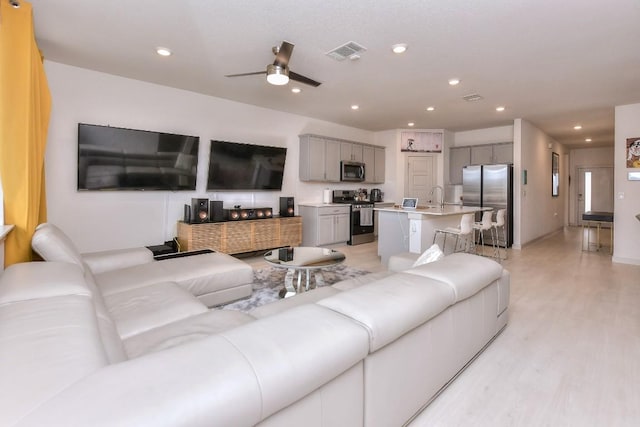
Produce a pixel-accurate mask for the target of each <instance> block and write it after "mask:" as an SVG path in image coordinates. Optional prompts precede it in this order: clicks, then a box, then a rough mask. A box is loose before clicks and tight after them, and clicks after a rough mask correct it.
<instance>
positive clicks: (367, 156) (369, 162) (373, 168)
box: [362, 145, 385, 184]
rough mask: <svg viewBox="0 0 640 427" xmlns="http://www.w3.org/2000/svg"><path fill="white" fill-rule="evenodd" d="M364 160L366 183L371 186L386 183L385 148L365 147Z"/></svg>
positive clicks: (363, 151) (363, 150)
mask: <svg viewBox="0 0 640 427" xmlns="http://www.w3.org/2000/svg"><path fill="white" fill-rule="evenodd" d="M362 156H363V159H364V167H365V170H364V177H365V178H364V182H367V183H370V184H382V183H384V172H385V170H384V167H385V166H384V162H385V158H384V148H383V147H372V146H368V145H364V146H363V147H362Z"/></svg>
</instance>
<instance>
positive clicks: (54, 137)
mask: <svg viewBox="0 0 640 427" xmlns="http://www.w3.org/2000/svg"><path fill="white" fill-rule="evenodd" d="M45 68H46V73H47V79H48V81H49V86H50V90H51V94H52V98H53V106H52V114H51V122H50V128H49V137H48V142H47V151H46V158H45V161H46V180H47V205H48V220H49V221H50V222H52V223H55V224H57V225H59V226H60V227H61V228H62V229H63V230H64V231H65V232H66V233H68V234H69V236H70V237H71V239H72V240H73V241H74V242H75V243H76V245H77V246H78V249H79V250H80V251H82V252H86V251H95V250H103V249H112V248H121V247H130V246H140V245H155V244H161V243H162V242H164V241H165V240H169V239H171V238H173V236H175V234H176V222H177V221H178V220H179V219H181V218H182V215H183V205H184V204H185V203H190V200H191V198H192V197H206V198H208V199H210V200H223V201H224V202H225V207H229V206H232V205H235V204H241V205H243V206H255V207H261V206H263V207H273V208H274V211H275V212H277V211H278V198H279V197H280V196H294V197H295V198H296V204H297V203H299V202H300V201H318V202H319V201H321V200H322V189H324V188H326V187H329V188H332V189H333V188H336V187H337V188H340V189H343V188H344V189H350V188H357V187H359V186H358V185H355V184H345V185H343V184H329V185H326V184H322V183H302V182H300V180H299V179H298V158H299V140H298V135H300V134H304V133H315V134H320V135H327V136H332V137H336V138H344V139H349V140H353V141H359V142H363V143H374V134H373V133H372V132H368V131H364V130H361V129H356V128H350V127H346V126H341V125H337V124H334V123H329V122H325V121H321V120H316V119H312V118H309V117H303V116H298V115H294V114H288V113H283V112H278V111H274V110H269V109H265V108H260V107H255V106H251V105H247V104H241V103H237V102H232V101H228V100H225V99H220V98H214V97H210V96H205V95H200V94H197V93H193V92H188V91H184V90H178V89H174V88H169V87H165V86H159V85H155V84H151V83H146V82H141V81H137V80H131V79H126V78H122V77H117V76H113V75H109V74H104V73H99V72H95V71H91V70H87V69H82V68H76V67H71V66H67V65H63V64H59V63H55V62H51V61H45ZM79 122H82V123H91V124H101V125H111V126H116V127H126V128H133V129H143V130H153V131H162V132H170V133H181V134H187V135H197V136H200V153H199V154H200V155H199V160H200V161H199V165H198V184H197V191H195V192H175V193H171V192H121V191H119V192H78V191H76V186H77V183H76V176H77V126H78V123H79ZM210 139H223V140H228V141H236V142H246V143H254V144H263V145H274V146H284V147H287V149H288V150H287V160H286V165H285V176H284V184H283V188H282V192H251V193H235V192H233V193H232V192H215V193H207V192H206V190H205V187H206V176H205V174H206V172H207V162H208V151H209V140H210ZM381 145H384V144H381ZM389 151H391V150H389V149H388V150H387V152H389ZM388 166H389V163H387V171H389V170H390V169H391V168H389V167H388ZM361 186H362V185H360V187H361ZM373 187H375V186H373Z"/></svg>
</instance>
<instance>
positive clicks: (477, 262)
mask: <svg viewBox="0 0 640 427" xmlns="http://www.w3.org/2000/svg"><path fill="white" fill-rule="evenodd" d="M405 273H408V274H415V275H418V276H422V277H429V278H431V279H435V280H439V281H441V282H444V283H447V284H449V286H451V288H452V289H453V290H454V292H455V296H456V302H458V301H462V300H464V299H466V298H469V297H470V296H471V295H474V294H475V293H477V292H478V291H480V290H481V289H482V288H484V287H485V286H487V285H489V284H490V283H492V282H493V281H495V280H498V279H499V278H500V277H501V276H502V266H501V265H500V264H498V263H497V262H495V261H493V260H491V259H489V258H485V257H482V256H479V255H472V254H467V253H454V254H451V255H448V256H446V257H444V258H442V259H441V260H439V261H437V262H433V263H429V264H424V265H420V266H418V267H414V268H412V269H410V270H407V271H405Z"/></svg>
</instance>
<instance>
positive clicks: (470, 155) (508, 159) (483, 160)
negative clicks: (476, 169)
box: [449, 142, 513, 184]
mask: <svg viewBox="0 0 640 427" xmlns="http://www.w3.org/2000/svg"><path fill="white" fill-rule="evenodd" d="M504 163H513V143H512V142H501V143H497V144H482V145H471V146H464V147H451V148H450V149H449V184H462V168H464V167H465V166H468V165H492V164H493V165H497V164H504Z"/></svg>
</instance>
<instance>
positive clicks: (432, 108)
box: [427, 107, 436, 111]
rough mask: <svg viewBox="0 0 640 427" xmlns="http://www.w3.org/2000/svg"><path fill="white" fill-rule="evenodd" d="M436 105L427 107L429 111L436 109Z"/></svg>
mask: <svg viewBox="0 0 640 427" xmlns="http://www.w3.org/2000/svg"><path fill="white" fill-rule="evenodd" d="M435 109H436V107H427V111H434V110H435Z"/></svg>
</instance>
